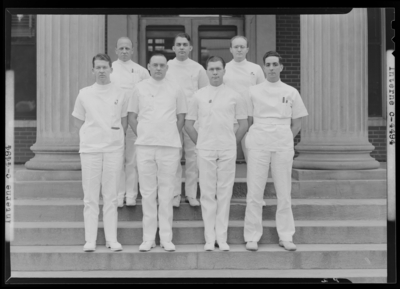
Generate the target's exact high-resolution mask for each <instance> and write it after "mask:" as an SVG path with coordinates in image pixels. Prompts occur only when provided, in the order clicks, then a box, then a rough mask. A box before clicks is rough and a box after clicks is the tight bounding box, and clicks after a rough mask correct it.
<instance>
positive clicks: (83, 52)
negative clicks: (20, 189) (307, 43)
mask: <svg viewBox="0 0 400 289" xmlns="http://www.w3.org/2000/svg"><path fill="white" fill-rule="evenodd" d="M104 47H105V16H104V15H38V16H37V104H38V106H37V138H36V143H35V144H34V145H33V146H32V147H31V149H32V151H33V152H34V153H35V157H33V158H32V159H31V160H29V161H28V162H27V163H26V164H25V166H26V168H28V169H36V170H79V169H80V167H81V166H80V159H79V154H78V150H79V137H78V132H77V131H76V129H75V128H74V121H73V116H72V115H71V113H72V111H73V108H74V104H75V99H76V97H77V95H78V92H79V89H81V88H83V87H85V86H88V85H91V84H92V83H94V78H93V75H92V58H93V56H94V55H96V54H97V53H104Z"/></svg>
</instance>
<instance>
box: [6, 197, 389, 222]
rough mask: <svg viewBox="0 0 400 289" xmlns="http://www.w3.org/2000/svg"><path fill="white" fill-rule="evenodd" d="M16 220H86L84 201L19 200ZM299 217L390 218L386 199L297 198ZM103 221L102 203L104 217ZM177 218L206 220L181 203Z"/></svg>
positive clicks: (234, 204)
mask: <svg viewBox="0 0 400 289" xmlns="http://www.w3.org/2000/svg"><path fill="white" fill-rule="evenodd" d="M265 202H266V204H267V206H266V207H264V208H263V216H262V218H263V220H274V219H275V214H276V203H277V200H276V199H265ZM13 203H14V220H15V221H16V222H60V221H61V222H80V221H83V201H82V200H79V199H36V200H15V201H14V202H13ZM245 209H246V201H245V199H232V201H231V209H230V220H244V215H245ZM292 210H293V215H294V218H295V220H386V218H387V217H386V199H293V200H292ZM142 217H143V214H142V206H141V203H140V202H138V204H137V205H136V206H134V207H126V206H125V207H123V208H119V209H118V220H119V221H141V220H142ZM99 220H100V221H101V220H102V205H101V203H100V216H99ZM174 220H175V221H181V220H191V221H195V220H202V216H201V208H200V207H191V206H189V204H188V203H181V205H180V207H179V208H174Z"/></svg>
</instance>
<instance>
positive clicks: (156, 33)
mask: <svg viewBox="0 0 400 289" xmlns="http://www.w3.org/2000/svg"><path fill="white" fill-rule="evenodd" d="M182 32H185V27H184V26H183V25H182V26H181V25H174V26H172V25H166V26H147V27H146V63H149V60H150V57H151V56H152V55H153V54H155V53H161V54H163V55H165V56H166V57H167V60H170V59H173V58H175V52H174V51H173V50H172V46H174V38H175V35H177V34H178V33H182Z"/></svg>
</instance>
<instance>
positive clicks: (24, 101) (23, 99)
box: [10, 14, 36, 120]
mask: <svg viewBox="0 0 400 289" xmlns="http://www.w3.org/2000/svg"><path fill="white" fill-rule="evenodd" d="M10 67H11V69H12V70H14V77H15V79H14V82H15V89H14V101H15V119H16V120H36V15H32V14H31V15H27V14H15V15H11V61H10Z"/></svg>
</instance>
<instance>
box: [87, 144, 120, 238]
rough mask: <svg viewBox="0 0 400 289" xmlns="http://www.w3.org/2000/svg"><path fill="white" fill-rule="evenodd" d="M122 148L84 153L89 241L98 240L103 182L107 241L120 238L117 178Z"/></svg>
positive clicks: (104, 220) (104, 221)
mask: <svg viewBox="0 0 400 289" xmlns="http://www.w3.org/2000/svg"><path fill="white" fill-rule="evenodd" d="M123 154H124V152H123V150H122V149H121V150H118V151H116V152H110V153H81V154H80V157H81V164H82V187H83V203H84V209H83V217H84V223H85V240H86V242H96V240H97V230H98V220H99V198H100V186H101V193H102V196H103V223H104V234H105V238H106V241H108V242H116V241H117V222H118V207H117V195H118V193H117V192H118V182H119V177H120V172H121V167H122V161H123Z"/></svg>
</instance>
